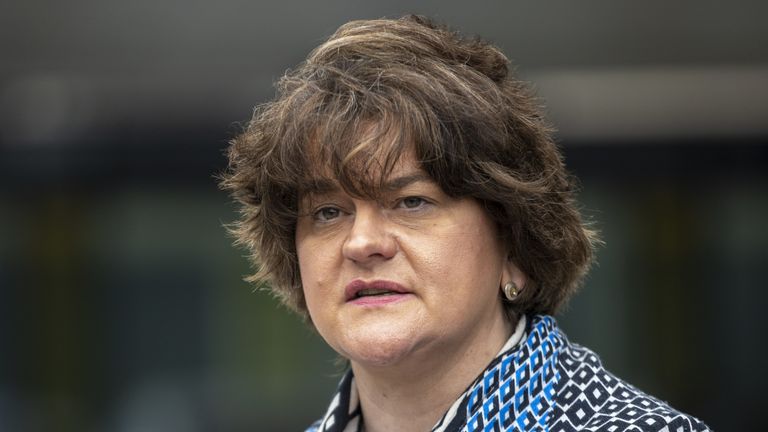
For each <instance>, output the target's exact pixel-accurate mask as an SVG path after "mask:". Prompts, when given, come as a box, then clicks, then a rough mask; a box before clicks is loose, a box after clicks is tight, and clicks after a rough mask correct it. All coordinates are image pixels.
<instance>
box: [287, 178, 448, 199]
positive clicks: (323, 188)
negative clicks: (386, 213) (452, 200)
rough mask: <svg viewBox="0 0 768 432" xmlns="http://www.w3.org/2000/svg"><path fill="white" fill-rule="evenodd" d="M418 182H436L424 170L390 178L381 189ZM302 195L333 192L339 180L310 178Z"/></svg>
mask: <svg viewBox="0 0 768 432" xmlns="http://www.w3.org/2000/svg"><path fill="white" fill-rule="evenodd" d="M418 182H434V180H432V177H430V176H428V175H427V174H426V173H423V172H416V173H413V174H406V175H402V176H400V177H395V178H392V179H388V180H387V181H385V182H384V183H383V184H382V187H381V189H382V190H384V191H386V192H394V191H398V190H400V189H403V188H405V187H407V186H410V185H412V184H413V183H418ZM302 189H303V190H302V193H301V195H308V194H317V195H321V194H324V193H331V192H335V191H338V190H339V189H340V187H339V182H337V181H336V180H332V179H329V178H316V179H313V180H310V181H309V182H308V183H307V185H306V186H305V187H304V188H302Z"/></svg>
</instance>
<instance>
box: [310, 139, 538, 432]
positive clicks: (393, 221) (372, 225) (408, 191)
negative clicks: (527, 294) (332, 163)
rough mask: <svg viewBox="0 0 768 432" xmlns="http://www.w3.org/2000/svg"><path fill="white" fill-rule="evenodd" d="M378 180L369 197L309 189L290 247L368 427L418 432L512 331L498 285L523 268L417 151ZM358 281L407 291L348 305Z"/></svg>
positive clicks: (479, 211) (481, 214)
mask: <svg viewBox="0 0 768 432" xmlns="http://www.w3.org/2000/svg"><path fill="white" fill-rule="evenodd" d="M385 184H388V185H389V186H388V187H385V189H384V190H383V191H382V192H383V193H382V196H381V197H380V199H377V200H375V201H374V200H370V199H364V198H359V197H354V196H350V195H349V194H347V193H346V192H345V191H343V190H341V189H340V188H339V187H338V186H337V185H336V186H334V185H333V184H331V185H328V187H327V188H323V189H324V190H321V191H316V192H311V193H308V194H306V195H304V196H303V198H302V199H301V201H300V209H299V210H300V214H301V216H300V217H299V219H298V221H297V226H296V249H297V252H298V258H299V267H300V271H301V278H302V284H303V287H304V294H305V297H306V301H307V307H308V309H309V313H310V316H311V317H312V322H313V323H314V325H315V326H316V328H317V330H318V332H319V333H320V335H321V336H322V337H323V338H324V339H325V340H326V342H327V343H328V344H329V345H330V346H331V347H332V348H333V349H335V350H336V351H337V352H338V353H339V354H341V355H342V356H344V357H346V358H348V359H349V360H350V362H351V365H352V369H353V372H354V374H355V378H356V382H357V386H358V391H359V394H360V401H361V405H362V410H363V413H364V419H365V428H366V430H367V431H379V430H382V431H383V430H401V431H409V430H414V431H417V430H420V431H423V430H429V429H430V428H431V427H432V426H433V425H434V424H435V423H436V422H437V420H439V418H440V417H441V416H442V414H443V413H444V412H445V411H446V410H447V409H448V407H449V406H450V405H451V404H452V403H453V401H454V400H455V399H456V398H457V397H458V396H459V395H460V394H461V392H463V391H464V389H465V388H466V386H467V385H468V384H469V383H470V382H471V381H472V380H473V379H474V378H475V377H476V376H477V375H478V374H479V373H480V372H482V370H483V369H484V368H485V365H486V364H487V363H488V362H489V361H490V360H491V359H493V357H495V356H496V354H497V353H498V351H499V349H500V348H501V346H503V344H504V342H505V341H506V339H507V338H508V337H509V335H510V334H511V331H512V326H511V324H510V323H509V322H508V320H507V319H506V317H505V315H504V312H503V305H502V299H501V296H500V287H501V286H502V285H503V283H506V282H507V281H513V282H515V283H516V284H517V286H518V287H524V285H525V275H524V274H523V273H522V272H521V271H520V270H519V269H518V268H517V267H516V266H515V265H514V263H512V262H511V261H510V260H508V259H507V256H508V251H507V250H505V249H504V247H503V245H502V243H501V242H500V240H499V236H498V234H497V231H496V227H495V224H494V223H493V222H492V221H491V219H490V218H489V217H488V215H487V214H486V212H485V211H484V210H483V208H482V207H481V206H480V204H479V203H478V202H477V201H475V200H474V199H471V198H459V199H457V198H452V197H449V196H448V195H446V194H445V193H444V192H443V191H442V189H441V188H440V187H439V186H438V185H437V184H436V183H435V182H434V181H432V180H431V179H430V178H429V177H428V176H427V175H426V174H425V173H424V171H423V170H421V169H420V168H419V166H418V164H417V162H416V160H415V158H414V157H413V156H412V155H410V154H406V155H404V156H403V157H402V158H401V160H400V162H399V163H398V164H397V165H396V166H395V167H394V169H393V170H392V172H391V173H389V175H388V176H387V179H386V181H385ZM356 280H357V281H363V282H370V281H382V280H383V281H388V282H389V283H392V282H394V283H396V284H398V285H399V286H400V287H402V288H403V289H404V290H405V291H407V293H405V294H399V295H397V296H396V298H394V300H391V299H387V300H383V301H382V302H378V303H377V301H378V299H382V298H377V300H374V303H373V304H366V303H363V304H361V303H360V302H355V301H348V298H347V294H345V288H346V287H348V285H349V284H350V282H352V281H356ZM390 300H391V301H390Z"/></svg>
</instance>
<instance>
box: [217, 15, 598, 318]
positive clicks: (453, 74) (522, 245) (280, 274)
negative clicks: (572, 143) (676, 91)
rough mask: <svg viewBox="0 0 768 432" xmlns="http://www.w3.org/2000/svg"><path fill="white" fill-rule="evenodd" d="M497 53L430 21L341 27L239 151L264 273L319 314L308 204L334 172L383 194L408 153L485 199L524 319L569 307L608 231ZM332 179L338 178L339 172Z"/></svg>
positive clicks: (241, 182) (250, 245) (241, 194)
mask: <svg viewBox="0 0 768 432" xmlns="http://www.w3.org/2000/svg"><path fill="white" fill-rule="evenodd" d="M509 64H510V63H509V61H508V60H507V58H506V57H505V56H504V54H502V52H501V51H500V50H499V49H497V48H496V47H494V46H493V45H491V44H489V43H487V42H485V41H483V40H480V39H477V38H466V37H463V36H461V35H460V34H458V33H456V32H454V31H451V30H450V29H448V28H445V27H442V26H439V25H436V24H434V23H432V22H430V21H429V20H427V19H426V18H423V17H419V16H406V17H403V18H400V19H395V20H389V19H381V20H368V21H353V22H349V23H347V24H345V25H343V26H341V27H340V28H339V29H338V30H337V31H336V32H335V33H334V34H333V35H332V36H331V37H330V38H329V39H328V40H327V41H326V42H325V43H323V44H322V45H320V46H319V47H317V48H316V49H315V50H313V51H312V52H311V53H310V54H309V56H308V58H307V59H306V61H304V62H303V63H301V64H300V65H299V66H298V67H297V68H296V69H294V70H292V71H289V72H287V73H286V74H285V76H283V77H282V78H281V79H280V81H279V82H278V84H277V89H278V93H277V96H276V97H275V99H274V100H273V101H270V102H268V103H265V104H263V105H261V106H259V107H258V108H257V109H256V111H255V113H254V116H253V118H252V119H251V121H250V122H249V123H248V125H247V127H246V128H245V131H244V132H243V133H242V134H240V135H239V136H237V137H236V138H234V139H233V140H232V142H231V144H230V147H229V167H228V170H227V171H226V172H225V173H224V175H223V176H222V182H221V186H222V187H223V188H224V189H226V190H228V191H230V192H231V193H232V195H233V197H234V198H235V199H236V200H237V201H238V202H239V203H240V205H241V217H240V219H239V220H238V221H237V222H235V223H234V224H233V225H232V226H231V227H230V228H231V231H232V232H233V233H234V235H235V237H236V243H237V244H240V245H242V246H245V247H246V248H247V249H248V250H249V252H250V259H251V260H252V263H253V265H254V268H255V274H253V275H252V276H250V277H249V278H248V280H249V281H251V282H256V283H264V284H265V285H266V286H267V287H269V289H271V290H272V292H273V293H274V294H275V295H276V296H277V297H278V298H279V299H280V300H281V301H282V302H283V303H284V304H285V305H287V306H288V307H289V308H291V309H293V310H295V311H297V312H298V313H299V314H301V315H302V316H303V317H304V318H307V317H308V312H307V307H306V303H305V298H304V293H303V290H302V284H301V276H300V273H299V262H298V258H297V254H296V245H295V229H296V220H297V217H298V200H299V199H300V196H301V191H302V190H303V189H304V188H306V187H307V186H308V185H307V182H311V181H313V176H318V175H325V176H327V175H331V176H333V177H334V178H333V179H334V180H336V181H338V183H339V184H340V185H341V187H342V188H343V189H344V190H346V191H348V192H349V193H351V194H355V195H356V196H366V197H375V194H376V192H377V187H378V185H380V181H377V179H376V178H374V174H372V173H374V172H376V173H380V174H376V175H379V176H380V177H381V178H380V179H378V180H383V177H384V176H386V174H387V173H388V172H389V171H390V170H391V168H392V167H393V166H394V164H395V163H396V162H397V160H398V159H399V158H400V156H401V155H403V154H404V153H405V152H407V151H413V152H414V153H415V155H416V159H417V161H418V163H419V164H420V166H421V168H422V169H423V170H424V171H425V172H426V173H427V174H428V175H429V176H431V177H432V179H434V180H435V181H436V182H437V184H439V186H440V187H441V188H442V189H443V190H444V191H445V192H446V193H447V194H448V195H449V196H452V197H472V198H475V199H476V200H478V202H480V203H481V205H483V206H484V208H485V210H486V211H487V212H488V214H489V215H490V216H491V218H492V219H493V220H494V221H495V223H496V224H497V226H498V229H499V233H500V235H501V236H502V239H503V240H504V242H505V244H506V246H507V247H508V250H509V251H510V259H512V260H513V261H514V262H515V263H516V264H517V266H518V267H520V268H521V269H522V271H524V272H525V273H526V275H527V276H528V283H527V285H526V287H525V289H524V290H522V292H521V293H520V296H519V297H518V298H517V299H516V300H515V301H514V302H505V304H506V306H507V308H508V310H507V313H508V314H511V316H515V315H518V314H521V313H522V314H531V313H555V312H556V311H557V310H558V309H559V307H560V306H561V305H562V304H563V303H564V302H565V301H566V300H567V299H568V298H569V296H570V295H571V294H572V293H573V292H574V291H575V290H576V289H577V288H578V286H579V285H580V283H581V280H582V279H583V276H584V275H585V273H586V271H587V269H588V268H589V266H590V263H591V261H592V256H593V249H594V246H595V244H596V242H597V241H598V240H597V236H596V234H595V232H594V231H593V230H591V229H590V228H589V226H588V224H585V223H584V222H583V221H582V217H581V215H580V213H579V211H578V208H577V206H576V204H575V201H574V193H575V181H574V179H573V178H572V177H571V176H569V175H568V173H567V172H566V170H565V168H564V165H563V161H562V157H561V154H560V152H559V151H558V148H557V146H556V144H555V142H554V140H553V130H552V129H551V128H550V126H549V125H548V123H547V122H546V120H545V119H544V117H543V115H542V109H541V107H540V106H539V103H538V101H537V99H536V98H535V97H534V96H533V94H532V92H531V91H530V90H529V88H528V85H527V84H526V83H524V82H522V81H520V80H518V79H517V78H515V77H514V76H513V75H512V73H511V72H510V66H509ZM329 173H330V174H329Z"/></svg>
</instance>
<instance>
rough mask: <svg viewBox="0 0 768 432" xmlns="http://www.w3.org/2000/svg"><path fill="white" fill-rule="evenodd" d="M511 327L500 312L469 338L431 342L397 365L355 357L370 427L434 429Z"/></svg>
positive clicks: (372, 430)
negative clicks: (358, 360) (361, 361)
mask: <svg viewBox="0 0 768 432" xmlns="http://www.w3.org/2000/svg"><path fill="white" fill-rule="evenodd" d="M502 315H503V314H502ZM512 330H513V326H512V324H510V323H509V321H508V320H507V319H506V318H504V317H503V316H500V319H498V320H494V321H492V322H491V323H490V325H489V326H488V327H486V328H481V329H479V331H478V334H475V335H474V337H470V338H467V339H465V340H466V342H464V343H455V344H451V343H445V344H443V345H441V346H435V347H430V348H428V349H424V350H421V351H420V352H419V353H416V354H415V355H413V356H409V358H408V359H406V360H404V361H401V362H398V363H397V364H395V365H388V366H369V365H362V364H356V363H355V362H353V363H352V369H353V372H354V374H355V382H356V384H357V389H358V392H359V395H360V404H361V408H362V411H363V419H364V422H365V424H364V426H365V431H366V432H379V431H392V430H397V431H403V432H408V431H419V432H423V431H425V430H427V431H428V430H431V429H432V427H433V426H434V425H435V423H437V421H438V420H440V418H441V417H442V415H443V414H444V413H445V412H446V411H447V410H448V408H450V406H451V404H453V403H454V401H455V400H456V399H457V398H458V397H459V396H460V395H461V394H462V393H463V392H464V391H465V390H466V389H467V386H468V385H469V384H470V383H472V381H473V380H474V379H475V378H477V376H478V375H479V374H480V373H482V371H483V370H485V368H486V366H487V365H488V363H490V361H491V360H493V358H495V357H496V355H497V354H498V352H499V350H500V349H501V348H502V346H503V345H504V343H505V342H506V341H507V339H508V338H509V336H510V335H511V334H512Z"/></svg>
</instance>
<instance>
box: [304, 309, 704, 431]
mask: <svg viewBox="0 0 768 432" xmlns="http://www.w3.org/2000/svg"><path fill="white" fill-rule="evenodd" d="M523 320H525V321H522V322H521V323H520V324H519V326H518V329H519V330H521V332H522V329H524V335H518V332H516V334H515V335H513V336H512V338H510V342H508V343H507V345H505V348H504V349H503V351H502V352H501V353H500V354H499V356H497V357H496V358H495V359H494V360H493V361H491V363H490V364H489V365H488V367H487V368H486V370H485V371H484V372H483V373H482V374H481V375H480V376H479V377H478V378H477V379H476V380H475V382H474V383H472V385H470V386H469V388H468V389H467V391H466V392H464V393H463V394H462V395H461V396H460V397H459V398H458V399H457V400H456V402H455V403H454V404H453V405H452V406H451V408H450V409H449V410H448V412H446V413H445V415H444V416H443V418H442V419H440V421H439V422H438V423H437V424H436V425H435V427H434V428H433V429H432V432H501V431H551V432H566V431H595V432H598V431H600V432H622V431H643V432H646V431H647V432H699V431H709V430H710V429H709V428H708V427H707V426H706V425H705V424H704V423H702V422H701V421H699V420H698V419H696V418H694V417H691V416H689V415H686V414H683V413H680V412H679V411H676V410H675V409H673V408H671V407H670V406H669V405H667V404H666V403H664V402H662V401H660V400H658V399H656V398H653V397H651V396H648V395H647V394H644V393H643V392H642V391H640V390H638V389H637V388H635V387H633V386H631V385H630V384H628V383H626V382H624V381H622V380H620V379H618V378H616V377H615V376H614V375H613V374H611V373H610V372H608V371H607V370H605V368H603V366H602V364H601V363H600V359H599V358H598V357H597V355H596V354H595V353H594V352H592V351H590V350H589V349H587V348H584V347H581V346H579V345H576V344H571V343H570V342H568V339H567V338H566V337H565V335H564V334H563V333H562V332H561V331H560V328H559V327H558V326H557V323H556V322H555V320H554V318H552V317H550V316H534V317H533V318H532V319H529V320H526V319H525V318H523ZM515 338H517V339H515ZM513 339H514V340H513ZM511 342H514V344H512V343H511ZM362 415H363V414H362V412H361V410H360V402H359V399H358V396H357V389H356V387H355V379H354V376H353V374H352V371H351V370H350V371H348V372H347V373H346V374H345V375H344V377H343V378H342V380H341V383H340V384H339V388H338V390H337V393H336V395H335V396H334V398H333V401H332V402H331V405H330V407H329V408H328V411H327V413H326V415H325V416H324V417H323V419H322V420H319V421H318V422H316V423H315V424H313V425H312V426H310V427H309V429H307V432H359V431H361V430H362V424H363V421H362Z"/></svg>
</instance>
